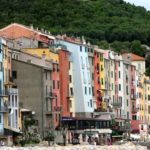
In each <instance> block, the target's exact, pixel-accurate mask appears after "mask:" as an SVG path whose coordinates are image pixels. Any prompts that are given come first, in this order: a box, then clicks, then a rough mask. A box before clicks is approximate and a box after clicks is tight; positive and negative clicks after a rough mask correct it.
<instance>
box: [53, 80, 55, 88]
mask: <svg viewBox="0 0 150 150" xmlns="http://www.w3.org/2000/svg"><path fill="white" fill-rule="evenodd" d="M53 89H55V80H53Z"/></svg>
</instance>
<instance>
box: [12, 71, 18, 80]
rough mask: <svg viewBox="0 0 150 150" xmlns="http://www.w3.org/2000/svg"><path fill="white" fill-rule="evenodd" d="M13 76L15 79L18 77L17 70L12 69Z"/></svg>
mask: <svg viewBox="0 0 150 150" xmlns="http://www.w3.org/2000/svg"><path fill="white" fill-rule="evenodd" d="M12 77H13V79H17V71H12Z"/></svg>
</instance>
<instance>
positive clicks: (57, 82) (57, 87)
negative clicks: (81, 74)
mask: <svg viewBox="0 0 150 150" xmlns="http://www.w3.org/2000/svg"><path fill="white" fill-rule="evenodd" d="M57 89H59V81H57Z"/></svg>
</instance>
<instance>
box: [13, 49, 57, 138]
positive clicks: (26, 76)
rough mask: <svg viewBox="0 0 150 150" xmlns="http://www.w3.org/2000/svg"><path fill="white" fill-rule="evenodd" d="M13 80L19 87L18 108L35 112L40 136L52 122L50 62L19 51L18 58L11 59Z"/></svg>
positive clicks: (52, 96) (53, 97)
mask: <svg viewBox="0 0 150 150" xmlns="http://www.w3.org/2000/svg"><path fill="white" fill-rule="evenodd" d="M12 67H13V68H12V69H13V76H12V77H13V81H14V83H15V84H16V85H17V88H18V89H19V99H20V102H19V104H20V108H24V109H27V110H30V111H33V112H35V119H36V120H37V122H38V129H39V132H40V134H41V136H42V137H44V135H45V134H46V133H47V129H51V128H52V127H53V126H54V124H53V118H52V117H53V115H52V109H53V108H52V102H53V99H56V96H55V95H51V89H52V86H53V85H52V62H51V61H48V60H45V59H44V58H41V57H37V56H36V57H35V56H33V55H31V54H28V53H25V52H20V53H19V57H18V60H15V59H13V60H12Z"/></svg>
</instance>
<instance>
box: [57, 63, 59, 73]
mask: <svg viewBox="0 0 150 150" xmlns="http://www.w3.org/2000/svg"><path fill="white" fill-rule="evenodd" d="M57 72H59V65H58V64H57Z"/></svg>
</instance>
